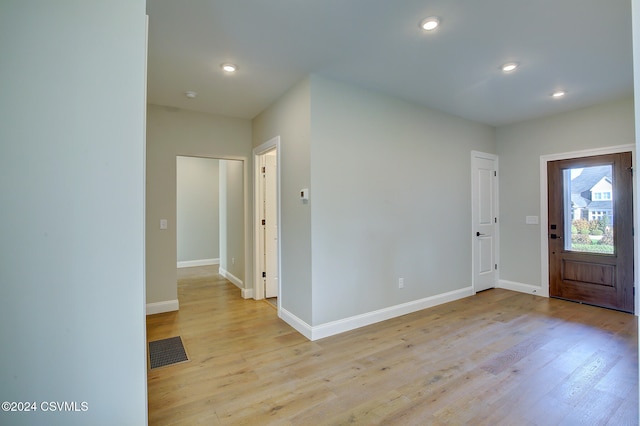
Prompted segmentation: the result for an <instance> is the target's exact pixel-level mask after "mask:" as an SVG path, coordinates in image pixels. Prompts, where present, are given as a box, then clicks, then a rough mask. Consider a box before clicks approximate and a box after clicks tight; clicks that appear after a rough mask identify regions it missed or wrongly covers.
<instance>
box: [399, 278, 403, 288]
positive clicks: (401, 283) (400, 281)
mask: <svg viewBox="0 0 640 426" xmlns="http://www.w3.org/2000/svg"><path fill="white" fill-rule="evenodd" d="M398 288H404V278H398Z"/></svg>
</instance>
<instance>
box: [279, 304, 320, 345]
mask: <svg viewBox="0 0 640 426" xmlns="http://www.w3.org/2000/svg"><path fill="white" fill-rule="evenodd" d="M278 316H279V317H280V318H281V319H282V320H283V321H284V322H286V323H287V324H289V325H290V326H291V327H293V328H295V329H296V331H298V333H300V334H302V335H303V336H304V337H306V338H307V339H309V340H314V339H313V327H311V326H310V325H309V324H307V323H306V322H304V321H302V320H301V319H300V318H298V317H297V316H295V315H293V314H292V313H291V312H289V311H287V310H286V309H284V308H282V307H281V308H280V310H279V311H278Z"/></svg>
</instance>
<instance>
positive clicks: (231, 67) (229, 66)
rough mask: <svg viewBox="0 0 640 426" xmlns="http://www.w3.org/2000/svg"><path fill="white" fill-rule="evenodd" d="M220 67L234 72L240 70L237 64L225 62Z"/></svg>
mask: <svg viewBox="0 0 640 426" xmlns="http://www.w3.org/2000/svg"><path fill="white" fill-rule="evenodd" d="M220 68H222V71H224V72H226V73H234V72H236V71H237V70H238V66H237V65H235V64H230V63H224V64H222V65H220Z"/></svg>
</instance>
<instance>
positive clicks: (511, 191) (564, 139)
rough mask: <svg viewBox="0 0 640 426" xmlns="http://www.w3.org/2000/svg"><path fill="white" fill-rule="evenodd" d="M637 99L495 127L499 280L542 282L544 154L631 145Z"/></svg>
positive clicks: (622, 100) (527, 282) (534, 284)
mask: <svg viewBox="0 0 640 426" xmlns="http://www.w3.org/2000/svg"><path fill="white" fill-rule="evenodd" d="M634 141H635V133H634V104H633V98H630V97H628V98H624V99H618V100H615V101H610V102H606V103H602V104H599V105H595V106H592V107H589V108H583V109H579V110H575V111H571V112H568V113H564V114H556V115H553V116H550V117H546V118H540V119H536V120H530V121H526V122H522V123H517V124H513V125H509V126H503V127H500V128H498V129H497V130H496V144H497V145H496V150H497V153H498V155H499V156H500V176H499V182H500V223H499V225H500V279H501V280H507V281H510V282H513V283H518V284H527V285H533V286H540V285H541V278H542V277H541V258H540V257H541V255H540V226H539V225H526V224H525V216H540V214H541V212H540V156H542V155H550V154H558V153H564V152H572V151H578V150H585V149H593V148H601V147H607V146H616V145H626V144H632V143H634Z"/></svg>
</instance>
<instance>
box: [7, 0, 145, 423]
mask: <svg viewBox="0 0 640 426" xmlns="http://www.w3.org/2000/svg"><path fill="white" fill-rule="evenodd" d="M0 52H2V55H1V59H0V75H1V76H2V78H1V79H0V93H2V95H1V96H0V199H2V201H1V203H0V216H1V217H2V220H1V221H0V235H2V239H1V241H2V242H1V243H0V287H1V288H2V296H1V297H0V340H1V341H2V349H1V350H0V401H35V402H36V403H37V404H38V411H37V412H31V413H12V412H4V411H0V424H3V425H36V424H38V425H44V424H46V425H89V424H90V425H116V424H117V425H143V424H146V415H147V404H146V360H145V323H144V320H145V316H144V109H145V99H144V97H145V92H144V90H145V81H144V79H145V2H144V0H108V1H107V0H103V1H98V0H96V1H91V2H83V1H68V0H59V1H55V2H53V1H50V0H15V1H12V0H9V1H2V2H0ZM43 401H68V402H77V403H78V404H80V403H81V402H83V401H84V402H87V404H88V410H87V411H85V412H82V411H81V412H58V413H50V412H45V411H43V410H42V408H41V406H40V405H39V403H41V402H43ZM78 407H79V408H80V405H78Z"/></svg>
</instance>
